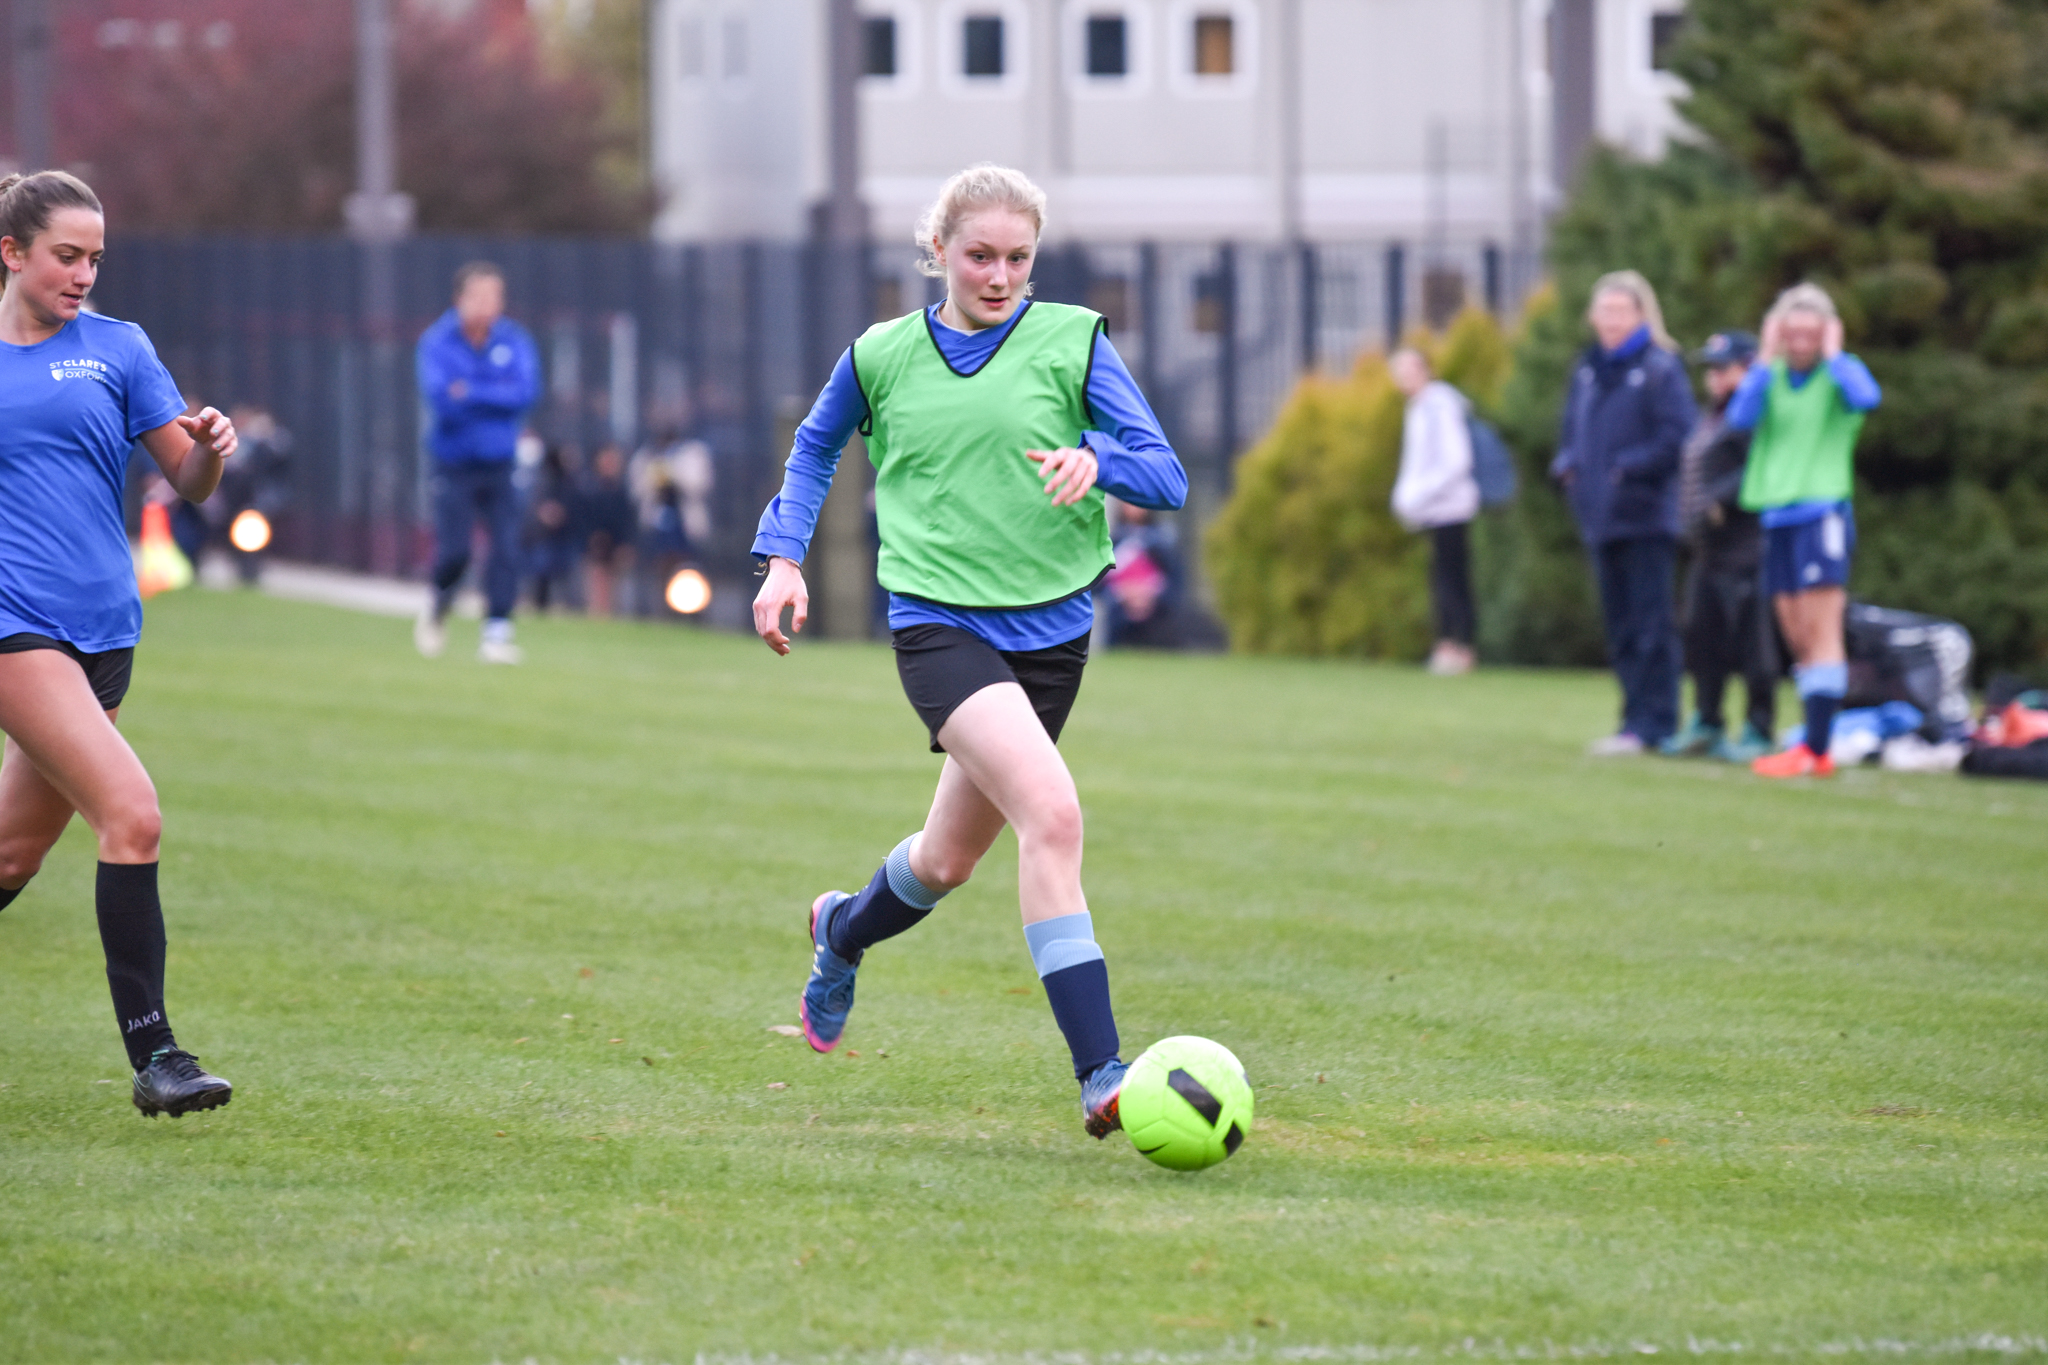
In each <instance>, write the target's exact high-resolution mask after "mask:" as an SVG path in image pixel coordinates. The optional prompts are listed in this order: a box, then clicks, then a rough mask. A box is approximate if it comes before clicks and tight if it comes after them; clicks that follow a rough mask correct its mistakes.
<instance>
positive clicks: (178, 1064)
mask: <svg viewBox="0 0 2048 1365" xmlns="http://www.w3.org/2000/svg"><path fill="white" fill-rule="evenodd" d="M234 1097H235V1087H234V1086H233V1085H231V1084H229V1083H228V1082H226V1081H224V1080H222V1079H221V1078H220V1077H218V1076H212V1075H208V1074H207V1072H206V1071H205V1069H204V1068H202V1067H201V1066H200V1065H199V1059H198V1058H197V1057H194V1056H193V1055H192V1054H191V1053H189V1052H187V1051H185V1050H184V1049H183V1048H175V1047H167V1048H163V1049H161V1050H160V1051H158V1052H157V1053H156V1054H155V1055H153V1056H152V1057H151V1058H150V1059H149V1065H148V1066H146V1067H144V1068H142V1070H140V1071H138V1072H136V1073H135V1107H136V1108H137V1109H140V1110H141V1111H142V1114H143V1117H145V1118H152V1119H153V1118H155V1117H156V1116H157V1115H158V1114H169V1115H170V1116H171V1117H172V1118H174V1119H176V1118H183V1117H184V1116H185V1115H187V1114H189V1113H192V1112H193V1111H194V1110H198V1109H218V1108H220V1107H221V1106H222V1105H224V1104H226V1103H227V1102H228V1101H229V1100H231V1099H233V1098H234Z"/></svg>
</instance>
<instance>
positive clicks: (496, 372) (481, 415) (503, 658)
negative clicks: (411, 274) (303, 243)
mask: <svg viewBox="0 0 2048 1365" xmlns="http://www.w3.org/2000/svg"><path fill="white" fill-rule="evenodd" d="M417 367H418V378H419V386H420V396H421V397H423V398H425V399H426V401H427V406H428V408H429V409H431V411H432V412H433V429H432V432H431V434H430V435H429V436H428V439H427V444H428V446H429V448H430V449H431V450H432V452H433V456H434V480H433V484H434V541H435V554H434V595H433V599H432V600H431V601H430V602H429V603H428V604H427V606H426V608H425V609H424V610H423V611H422V612H421V613H420V619H419V621H418V622H417V623H416V624H415V626H414V627H413V643H414V644H415V645H416V646H417V647H418V648H419V651H420V653H422V654H424V655H426V656H427V657H429V658H432V657H434V656H436V655H438V654H440V652H441V650H442V649H443V648H444V647H445V646H446V645H447V642H448V634H447V628H446V625H445V622H446V620H447V617H448V608H449V607H450V605H452V604H453V602H454V600H455V585H456V584H457V583H459V582H461V581H462V574H463V570H465V569H466V568H468V567H469V541H470V536H471V534H472V533H473V532H474V531H475V529H476V524H477V522H478V521H479V520H481V521H482V522H483V524H484V527H485V529H486V531H487V532H488V533H489V535H490V559H489V561H488V562H487V563H486V565H485V568H484V591H485V596H486V597H487V598H488V599H489V604H488V607H487V610H486V614H485V619H484V630H483V639H482V642H481V644H480V645H479V646H478V649H477V657H478V658H479V659H481V660H483V661H484V662H485V663H500V664H511V663H518V662H519V660H520V652H519V647H518V646H517V645H515V644H513V643H512V606H513V602H514V600H515V599H516V598H517V596H518V593H519V494H518V490H517V488H516V487H515V486H514V482H513V474H514V465H515V457H516V455H517V453H518V446H519V437H520V432H521V427H522V419H523V418H524V416H525V413H526V410H527V409H528V408H530V407H532V406H533V404H534V402H535V400H537V399H538V398H539V397H540V352H539V351H538V350H537V349H536V348H535V346H534V344H533V337H532V336H531V335H530V334H529V333H528V332H527V330H526V329H525V328H524V327H521V326H520V325H519V324H518V323H516V322H514V321H512V320H511V319H510V318H508V317H506V316H505V275H504V272H503V271H502V270H500V269H499V268H498V267H497V266H495V265H493V264H491V263H490V262H489V261H472V262H470V263H469V264H468V265H465V266H463V267H462V269H460V270H458V271H456V272H455V303H454V306H453V307H451V308H449V309H448V311H447V312H445V313H443V314H442V315H441V316H440V317H439V318H436V319H435V320H434V322H433V325H431V326H430V327H428V328H427V330H426V331H425V333H423V334H422V335H421V337H420V341H419V348H418V354H417Z"/></svg>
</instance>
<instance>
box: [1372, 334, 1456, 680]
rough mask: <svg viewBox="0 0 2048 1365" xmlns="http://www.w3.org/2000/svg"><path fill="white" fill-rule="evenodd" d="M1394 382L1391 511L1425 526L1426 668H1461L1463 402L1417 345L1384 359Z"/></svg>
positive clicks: (1415, 527) (1410, 524)
mask: <svg viewBox="0 0 2048 1365" xmlns="http://www.w3.org/2000/svg"><path fill="white" fill-rule="evenodd" d="M1387 365H1388V369H1389V371H1390V372H1391V373H1392V374H1393V377H1394V385H1395V387H1396V388H1398V389H1400V390H1401V392H1402V393H1404V394H1406V395H1407V396H1408V407H1407V410H1406V412H1405V413H1404V414H1403V415H1402V420H1401V473H1400V475H1399V477H1397V478H1396V479H1395V480H1394V497H1393V505H1394V515H1395V516H1396V517H1398V518H1400V521H1401V524H1402V525H1403V526H1406V527H1407V528H1408V529H1409V530H1411V531H1427V532H1428V533H1429V550H1430V560H1429V597H1430V602H1431V605H1432V606H1434V607H1435V609H1436V648H1435V649H1434V650H1432V651H1431V652H1430V656H1429V671H1430V672H1432V673H1438V674H1454V673H1469V672H1471V671H1472V665H1473V663H1474V662H1475V661H1476V657H1477V656H1476V655H1474V654H1473V652H1472V639H1473V634H1474V631H1475V628H1476V627H1477V625H1478V620H1477V617H1476V614H1475V613H1474V611H1473V608H1472V558H1471V546H1470V543H1469V540H1468V534H1469V530H1470V527H1471V524H1472V518H1474V517H1476V516H1478V515H1479V482H1478V480H1477V479H1475V478H1474V477H1473V474H1472V428H1471V425H1470V422H1471V404H1469V403H1468V402H1466V400H1465V395H1464V394H1462V393H1459V392H1458V391H1457V390H1456V389H1454V388H1452V387H1451V386H1450V385H1449V384H1446V383H1445V382H1444V381H1442V380H1441V379H1438V378H1436V376H1435V374H1434V373H1433V372H1432V371H1431V370H1430V367H1429V361H1428V360H1427V359H1425V358H1424V356H1423V354H1422V353H1421V352H1420V351H1417V350H1413V349H1407V348H1404V349H1402V350H1399V351H1396V352H1394V354H1393V356H1392V358H1391V359H1389V360H1388V362H1387Z"/></svg>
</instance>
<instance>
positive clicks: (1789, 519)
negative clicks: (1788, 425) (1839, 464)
mask: <svg viewBox="0 0 2048 1365" xmlns="http://www.w3.org/2000/svg"><path fill="white" fill-rule="evenodd" d="M1818 369H1819V367H1818V366H1815V367H1814V369H1812V370H1804V371H1801V370H1791V371H1788V372H1787V374H1786V376H1785V381H1786V382H1787V383H1789V384H1790V385H1791V386H1792V387H1793V388H1794V389H1803V388H1805V387H1806V381H1807V380H1809V379H1811V378H1813V376H1814V374H1815V373H1816V371H1817V370H1818ZM1828 373H1829V374H1830V375H1831V376H1833V378H1834V381H1835V387H1836V388H1838V389H1840V390H1841V391H1842V401H1843V402H1844V403H1846V404H1848V406H1849V410H1850V411H1851V412H1872V411H1875V410H1876V408H1877V405H1878V404H1879V403H1881V402H1883V401H1884V390H1883V389H1882V388H1880V387H1878V383H1877V376H1875V375H1873V374H1872V373H1871V372H1870V367H1869V366H1868V365H1866V364H1864V363H1863V361H1862V358H1861V357H1859V356H1853V355H1850V354H1849V353H1848V352H1847V351H1844V352H1843V353H1842V354H1840V355H1838V356H1836V357H1835V358H1834V359H1833V360H1830V361H1829V362H1828ZM1770 407H1771V366H1770V362H1768V361H1764V360H1759V361H1757V362H1756V363H1755V364H1753V365H1751V366H1750V367H1749V373H1748V374H1746V375H1744V376H1742V384H1741V386H1740V387H1738V388H1737V389H1736V390H1735V396H1734V397H1733V398H1731V399H1729V400H1728V425H1729V426H1730V427H1732V428H1734V429H1735V430H1736V431H1755V430H1756V429H1757V428H1758V427H1759V426H1761V425H1762V424H1763V420H1764V414H1765V413H1767V412H1769V411H1770ZM1842 505H1843V504H1841V503H1834V502H1798V503H1794V504H1792V506H1790V507H1767V508H1765V509H1764V511H1763V513H1762V514H1761V520H1762V522H1763V524H1764V525H1765V526H1766V527H1778V526H1801V525H1804V524H1806V523H1807V522H1812V521H1819V520H1820V519H1821V518H1822V517H1824V516H1826V515H1827V514H1828V513H1829V512H1832V511H1835V510H1837V509H1838V508H1840V507H1841V506H1842Z"/></svg>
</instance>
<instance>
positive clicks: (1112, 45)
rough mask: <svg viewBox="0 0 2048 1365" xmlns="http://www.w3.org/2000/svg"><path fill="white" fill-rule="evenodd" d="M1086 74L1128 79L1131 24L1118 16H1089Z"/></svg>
mask: <svg viewBox="0 0 2048 1365" xmlns="http://www.w3.org/2000/svg"><path fill="white" fill-rule="evenodd" d="M1087 43H1088V74H1089V75H1091V76H1128V75H1129V74H1130V72H1131V59H1130V24H1129V23H1128V22H1127V21H1126V20H1125V18H1124V16H1122V15H1121V14H1091V15H1089V16H1088V29H1087Z"/></svg>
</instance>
